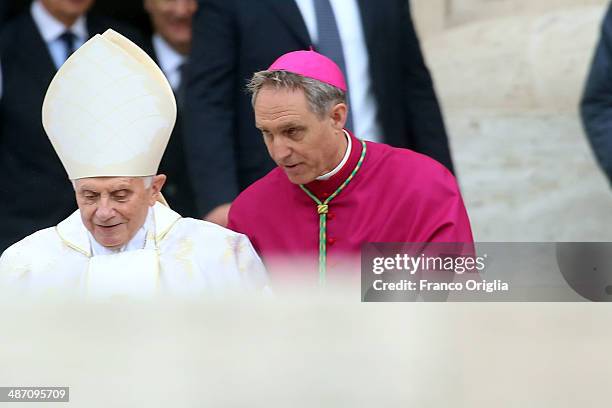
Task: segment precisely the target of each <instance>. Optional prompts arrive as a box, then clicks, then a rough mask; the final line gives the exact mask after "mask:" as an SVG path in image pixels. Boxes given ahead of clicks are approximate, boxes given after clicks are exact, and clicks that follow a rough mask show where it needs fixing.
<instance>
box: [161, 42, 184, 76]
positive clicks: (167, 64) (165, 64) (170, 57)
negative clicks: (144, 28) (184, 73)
mask: <svg viewBox="0 0 612 408" xmlns="http://www.w3.org/2000/svg"><path fill="white" fill-rule="evenodd" d="M153 48H154V49H155V55H156V56H157V62H159V66H160V67H161V69H162V71H164V73H166V76H167V75H168V74H169V73H172V72H174V71H175V70H177V69H179V68H180V66H181V65H182V64H183V63H184V62H185V56H184V55H182V54H181V53H179V52H178V51H176V50H175V49H174V48H172V46H171V45H170V44H168V42H167V41H166V40H164V38H163V37H162V36H161V35H159V34H158V33H156V34H155V35H153Z"/></svg>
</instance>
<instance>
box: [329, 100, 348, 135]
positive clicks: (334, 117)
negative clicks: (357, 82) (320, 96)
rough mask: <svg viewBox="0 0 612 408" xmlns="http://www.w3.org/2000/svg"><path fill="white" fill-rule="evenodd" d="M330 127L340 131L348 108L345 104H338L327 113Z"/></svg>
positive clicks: (344, 122)
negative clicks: (330, 122)
mask: <svg viewBox="0 0 612 408" xmlns="http://www.w3.org/2000/svg"><path fill="white" fill-rule="evenodd" d="M329 117H330V119H331V121H332V126H333V127H334V129H335V130H342V129H343V128H344V125H345V124H346V119H347V117H348V106H346V104H345V103H338V104H336V105H334V107H333V108H332V109H331V111H330V112H329Z"/></svg>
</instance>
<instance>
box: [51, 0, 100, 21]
mask: <svg viewBox="0 0 612 408" xmlns="http://www.w3.org/2000/svg"><path fill="white" fill-rule="evenodd" d="M41 2H42V4H43V6H44V7H45V8H46V9H47V10H48V11H49V13H50V14H51V15H52V16H53V17H55V18H57V19H58V20H60V21H61V22H62V23H64V24H65V25H68V26H69V25H72V24H73V23H74V22H75V21H76V19H77V18H79V17H80V16H81V15H83V14H85V13H86V12H87V11H88V10H89V8H90V7H91V6H92V4H93V3H94V0H41Z"/></svg>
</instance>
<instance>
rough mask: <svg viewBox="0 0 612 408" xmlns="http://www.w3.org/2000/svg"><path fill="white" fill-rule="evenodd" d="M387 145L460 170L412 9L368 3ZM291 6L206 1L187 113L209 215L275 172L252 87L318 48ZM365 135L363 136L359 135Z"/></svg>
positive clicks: (270, 1) (394, 0)
mask: <svg viewBox="0 0 612 408" xmlns="http://www.w3.org/2000/svg"><path fill="white" fill-rule="evenodd" d="M358 3H359V7H360V9H361V15H362V20H363V30H364V34H365V39H366V45H367V49H368V52H369V63H370V70H371V77H372V78H371V79H372V86H373V90H374V94H375V97H376V100H377V103H378V108H379V109H378V114H379V118H378V119H379V121H380V123H381V125H382V128H383V131H384V136H385V140H384V141H385V142H386V143H388V144H391V145H393V146H399V147H407V148H411V149H413V150H416V151H418V152H421V153H424V154H427V155H429V156H431V157H433V158H434V159H436V160H438V161H440V162H441V163H443V164H444V165H446V166H447V167H448V168H449V169H451V170H452V162H451V157H450V152H449V148H448V142H447V138H446V132H445V129H444V124H443V121H442V115H441V113H440V109H439V106H438V102H437V99H436V96H435V93H434V89H433V85H432V81H431V77H430V75H429V72H428V70H427V68H426V66H425V64H424V61H423V56H422V54H421V50H420V46H419V42H418V39H417V37H416V34H415V31H414V28H413V25H412V21H411V18H410V12H409V6H408V2H407V0H358ZM311 43H312V42H311V40H310V38H309V35H308V31H307V29H306V26H305V23H304V21H303V19H302V16H301V13H300V11H299V9H298V7H297V5H296V4H295V2H294V1H291V0H202V1H200V7H199V9H198V12H197V14H196V16H195V20H194V38H193V48H192V56H191V64H190V71H189V86H188V88H187V99H186V105H185V124H186V140H185V141H186V145H187V149H188V159H189V167H190V170H191V173H192V179H193V180H194V182H195V183H196V184H195V192H196V197H197V200H198V206H199V210H200V212H201V214H202V215H204V214H205V213H206V212H208V211H210V210H211V209H212V208H214V207H215V206H217V205H220V204H222V203H225V202H230V201H232V200H233V199H234V198H235V197H236V195H237V194H238V193H239V192H240V191H241V190H243V189H244V188H246V187H247V186H249V185H250V184H251V183H252V182H253V181H255V180H257V179H258V178H260V177H262V176H263V175H265V174H266V173H267V172H268V171H269V170H270V169H271V168H272V167H273V163H272V162H271V160H270V159H269V157H268V155H267V152H266V150H265V147H264V144H263V141H262V138H261V135H260V134H259V132H258V131H257V129H256V128H255V126H254V116H253V111H252V107H251V102H250V97H249V96H248V95H247V94H246V92H245V90H244V88H245V84H246V81H247V80H248V79H249V78H250V77H251V76H252V74H253V73H254V72H256V71H260V70H264V69H266V68H268V66H269V65H270V64H271V63H272V62H273V61H274V60H275V59H276V58H278V57H279V56H281V55H282V54H284V53H286V52H289V51H294V50H300V49H301V50H304V49H308V48H309V46H310V45H311ZM357 136H359V135H357Z"/></svg>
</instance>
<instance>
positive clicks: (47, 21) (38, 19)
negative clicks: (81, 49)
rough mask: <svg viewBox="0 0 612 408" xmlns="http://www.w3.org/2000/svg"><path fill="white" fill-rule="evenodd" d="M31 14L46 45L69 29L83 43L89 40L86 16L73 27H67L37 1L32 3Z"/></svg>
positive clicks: (81, 17) (79, 19) (80, 18)
mask: <svg viewBox="0 0 612 408" xmlns="http://www.w3.org/2000/svg"><path fill="white" fill-rule="evenodd" d="M30 12H31V13H32V18H33V19H34V22H35V23H36V25H37V26H38V30H39V31H40V35H41V36H42V38H43V40H45V42H46V43H49V42H51V41H55V40H56V39H57V38H58V37H59V36H60V35H62V34H63V33H64V32H65V31H66V30H67V29H69V30H70V31H71V32H72V33H73V34H74V35H76V36H77V37H78V38H79V39H80V40H81V41H85V40H87V37H88V35H87V24H86V19H85V15H82V16H80V17H79V18H78V19H77V20H76V21H75V22H74V24H73V25H72V27H66V26H65V25H64V24H63V23H62V22H61V21H59V20H58V19H56V18H55V17H53V16H52V15H51V13H49V11H48V10H47V9H46V8H45V6H43V5H42V4H41V2H40V0H36V1H34V2H33V3H32V6H31V7H30Z"/></svg>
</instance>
